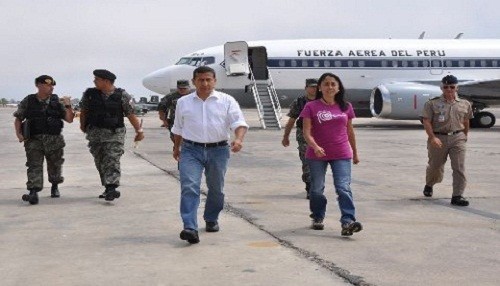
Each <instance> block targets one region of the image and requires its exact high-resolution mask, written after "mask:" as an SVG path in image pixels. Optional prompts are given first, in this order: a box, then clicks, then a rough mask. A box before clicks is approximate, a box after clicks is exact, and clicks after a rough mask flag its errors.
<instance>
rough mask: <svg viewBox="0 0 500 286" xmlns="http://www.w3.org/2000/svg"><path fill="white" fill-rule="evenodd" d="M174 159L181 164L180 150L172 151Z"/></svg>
mask: <svg viewBox="0 0 500 286" xmlns="http://www.w3.org/2000/svg"><path fill="white" fill-rule="evenodd" d="M172 157H174V159H175V161H177V162H179V160H180V159H181V151H180V150H179V148H175V147H174V150H173V151H172Z"/></svg>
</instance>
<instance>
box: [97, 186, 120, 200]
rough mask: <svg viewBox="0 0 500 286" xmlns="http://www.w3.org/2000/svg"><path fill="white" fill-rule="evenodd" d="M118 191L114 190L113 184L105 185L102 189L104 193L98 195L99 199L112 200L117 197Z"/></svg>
mask: <svg viewBox="0 0 500 286" xmlns="http://www.w3.org/2000/svg"><path fill="white" fill-rule="evenodd" d="M120 195H121V194H120V192H119V191H117V190H116V187H115V186H114V185H113V186H106V190H104V193H102V194H100V195H99V198H100V199H105V200H106V201H112V200H114V199H118V198H119V197H120Z"/></svg>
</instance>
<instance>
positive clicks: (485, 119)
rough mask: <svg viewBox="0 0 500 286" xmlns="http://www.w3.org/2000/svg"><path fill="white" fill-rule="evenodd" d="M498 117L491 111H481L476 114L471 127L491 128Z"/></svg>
mask: <svg viewBox="0 0 500 286" xmlns="http://www.w3.org/2000/svg"><path fill="white" fill-rule="evenodd" d="M495 122H496V118H495V115H494V114H493V113H491V112H487V111H481V112H478V113H476V114H474V118H473V119H472V120H471V127H473V128H490V127H492V126H493V125H495Z"/></svg>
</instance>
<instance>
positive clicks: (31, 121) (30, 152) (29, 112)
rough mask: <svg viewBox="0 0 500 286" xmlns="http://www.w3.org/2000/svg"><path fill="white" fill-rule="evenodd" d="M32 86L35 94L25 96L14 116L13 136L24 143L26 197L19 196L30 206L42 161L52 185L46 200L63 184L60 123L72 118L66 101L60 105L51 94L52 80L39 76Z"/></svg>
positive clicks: (35, 200)
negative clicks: (14, 133)
mask: <svg viewBox="0 0 500 286" xmlns="http://www.w3.org/2000/svg"><path fill="white" fill-rule="evenodd" d="M35 85H36V87H37V89H38V92H37V93H36V94H30V95H28V96H26V97H25V98H24V99H23V100H22V101H21V103H20V104H19V107H18V109H17V111H16V112H14V116H15V117H16V119H15V120H14V127H15V131H16V136H17V138H18V140H19V142H24V149H25V151H26V159H27V161H26V167H28V171H27V174H28V181H27V183H26V186H27V189H28V191H29V194H26V195H23V200H24V201H28V202H29V203H30V204H32V205H34V204H37V203H38V192H39V191H41V190H42V188H43V160H44V158H45V160H47V173H48V177H49V182H50V183H52V188H51V195H50V196H51V197H52V198H58V197H59V196H60V194H59V188H58V185H59V184H60V183H62V182H63V181H64V178H63V176H62V165H63V163H64V158H63V154H64V151H63V149H64V146H65V145H66V144H65V142H64V137H63V135H62V134H61V131H62V128H63V126H64V123H63V120H64V121H66V122H68V123H71V122H73V118H74V116H75V114H74V112H73V109H72V107H71V101H70V100H71V98H70V97H63V98H62V99H61V100H62V103H61V101H60V100H59V97H58V96H57V95H56V94H52V92H53V91H54V86H55V85H56V82H55V81H54V79H53V78H52V77H50V76H48V75H42V76H39V77H37V78H36V79H35ZM23 121H24V122H23ZM23 125H26V126H25V127H23ZM23 129H24V130H23ZM27 129H29V131H28V130H27ZM23 131H24V132H23Z"/></svg>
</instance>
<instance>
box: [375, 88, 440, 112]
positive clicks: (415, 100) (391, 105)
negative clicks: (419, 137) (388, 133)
mask: <svg viewBox="0 0 500 286" xmlns="http://www.w3.org/2000/svg"><path fill="white" fill-rule="evenodd" d="M439 95H441V90H440V88H439V86H434V85H429V84H420V83H414V82H393V83H384V84H380V85H378V86H377V87H375V88H374V89H373V90H372V93H371V96H370V111H371V113H372V115H373V116H375V117H379V118H388V119H416V120H417V119H420V118H421V116H422V110H423V108H424V104H425V102H426V101H427V100H429V99H430V98H434V97H436V96H439Z"/></svg>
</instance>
